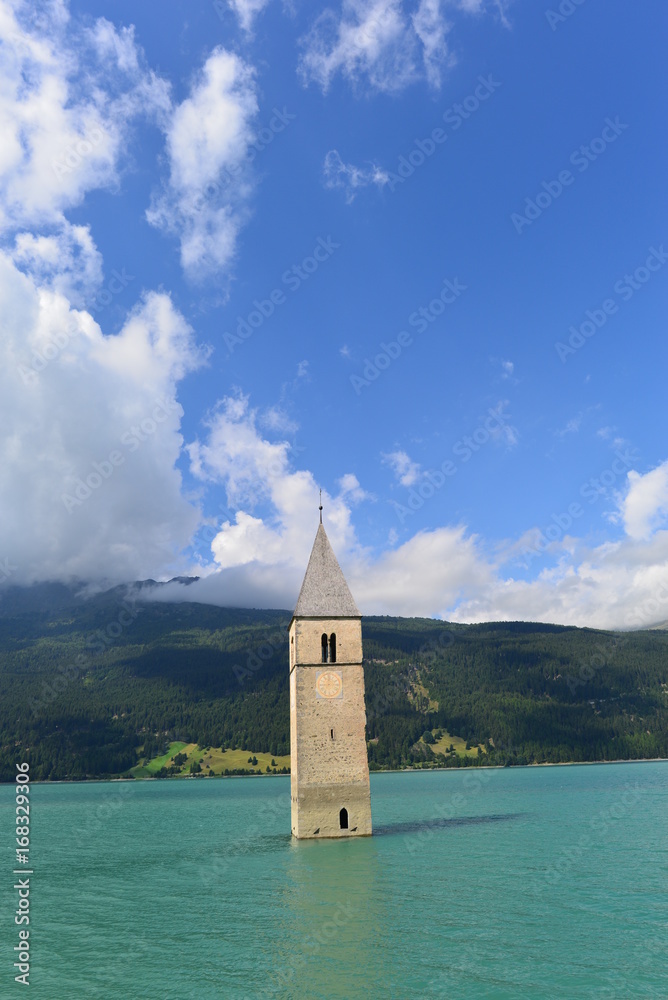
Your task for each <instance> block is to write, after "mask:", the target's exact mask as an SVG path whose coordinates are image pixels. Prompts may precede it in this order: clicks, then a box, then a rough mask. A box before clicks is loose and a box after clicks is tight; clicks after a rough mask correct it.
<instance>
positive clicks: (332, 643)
mask: <svg viewBox="0 0 668 1000" xmlns="http://www.w3.org/2000/svg"><path fill="white" fill-rule="evenodd" d="M329 662H330V663H336V632H332V634H331V635H330V637H329Z"/></svg>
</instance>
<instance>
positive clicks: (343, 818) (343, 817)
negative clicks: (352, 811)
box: [339, 809, 348, 830]
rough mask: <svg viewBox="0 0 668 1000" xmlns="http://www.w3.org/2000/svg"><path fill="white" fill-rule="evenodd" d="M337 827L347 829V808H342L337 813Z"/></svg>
mask: <svg viewBox="0 0 668 1000" xmlns="http://www.w3.org/2000/svg"><path fill="white" fill-rule="evenodd" d="M339 827H340V829H341V830H347V829H348V810H347V809H342V810H341V812H340V813H339Z"/></svg>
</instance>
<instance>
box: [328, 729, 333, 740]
mask: <svg viewBox="0 0 668 1000" xmlns="http://www.w3.org/2000/svg"><path fill="white" fill-rule="evenodd" d="M329 736H330V739H332V740H333V739H334V730H333V729H330V731H329Z"/></svg>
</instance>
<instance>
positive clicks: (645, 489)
mask: <svg viewBox="0 0 668 1000" xmlns="http://www.w3.org/2000/svg"><path fill="white" fill-rule="evenodd" d="M621 507H622V509H621V513H622V517H623V520H624V527H625V529H626V533H627V534H628V535H630V537H631V538H636V539H647V538H649V537H650V536H651V535H652V533H653V532H654V531H655V530H656V529H657V528H659V527H660V526H661V525H664V524H665V523H666V521H668V461H666V462H663V463H662V464H661V465H659V466H657V468H656V469H652V470H651V472H646V473H645V475H641V474H640V473H638V472H635V471H633V470H631V472H629V475H628V492H627V494H626V496H625V497H624V499H623V501H622V505H621Z"/></svg>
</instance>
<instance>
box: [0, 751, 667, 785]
mask: <svg viewBox="0 0 668 1000" xmlns="http://www.w3.org/2000/svg"><path fill="white" fill-rule="evenodd" d="M666 762H668V757H641V758H622V759H620V760H562V761H556V762H554V761H543V762H542V763H540V764H538V763H536V764H473V765H467V766H464V767H424V768H422V767H395V768H387V769H385V768H384V769H383V770H378V771H371V772H370V774H416V773H429V772H431V771H503V770H505V769H512V770H519V769H520V768H529V767H596V766H599V765H606V764H658V763H666ZM289 777H290V775H289V774H202V775H194V774H183V775H171V776H170V777H169V778H82V779H81V780H79V781H75V780H73V779H72V778H62V779H58V780H56V781H49V780H48V779H46V780H37V781H31V782H30V784H31V785H95V784H111V783H112V782H113V783H115V784H118V783H119V782H129V783H134V782H142V781H160V782H164V781H201V780H202V779H205V780H209V779H211V778H214V779H217V778H224V779H228V778H289ZM13 784H15V782H13V781H2V782H0V785H13Z"/></svg>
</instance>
